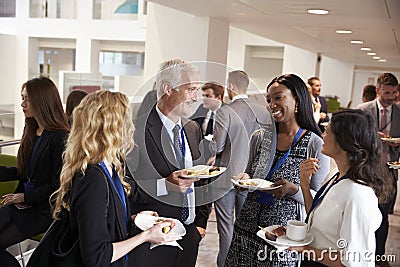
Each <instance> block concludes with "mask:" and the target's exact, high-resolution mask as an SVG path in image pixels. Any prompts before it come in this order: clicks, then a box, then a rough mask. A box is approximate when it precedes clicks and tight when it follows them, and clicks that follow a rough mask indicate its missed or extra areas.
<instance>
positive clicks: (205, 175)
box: [181, 165, 226, 179]
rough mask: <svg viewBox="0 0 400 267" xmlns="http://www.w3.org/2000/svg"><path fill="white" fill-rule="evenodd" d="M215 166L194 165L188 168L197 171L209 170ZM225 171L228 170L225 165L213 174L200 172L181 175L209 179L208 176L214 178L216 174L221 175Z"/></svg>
mask: <svg viewBox="0 0 400 267" xmlns="http://www.w3.org/2000/svg"><path fill="white" fill-rule="evenodd" d="M211 167H214V166H208V165H196V166H193V167H191V168H187V170H193V171H197V172H208V170H209V169H210V168H211ZM224 171H226V168H225V167H219V171H216V172H215V173H213V174H199V175H181V177H183V178H197V179H207V178H212V177H215V176H218V175H220V174H221V173H223V172H224Z"/></svg>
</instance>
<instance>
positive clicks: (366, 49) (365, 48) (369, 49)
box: [360, 47, 372, 51]
mask: <svg viewBox="0 0 400 267" xmlns="http://www.w3.org/2000/svg"><path fill="white" fill-rule="evenodd" d="M360 50H362V51H371V50H372V49H371V48H370V47H361V48H360Z"/></svg>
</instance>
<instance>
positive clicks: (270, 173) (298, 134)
mask: <svg viewBox="0 0 400 267" xmlns="http://www.w3.org/2000/svg"><path fill="white" fill-rule="evenodd" d="M302 132H303V129H302V128H299V130H298V131H297V133H296V135H295V136H294V138H293V141H292V144H291V145H290V148H289V150H288V151H286V153H285V155H283V157H282V158H281V159H280V160H279V161H278V162H277V163H276V164H275V165H274V167H273V168H272V169H270V170H269V172H268V174H267V177H266V179H267V180H270V179H271V177H272V175H273V174H274V172H275V171H276V170H277V169H279V168H280V167H281V166H282V164H283V163H284V162H285V160H286V159H287V158H288V157H289V155H290V151H291V149H292V148H293V147H294V145H295V144H296V142H297V140H299V138H300V135H301V133H302Z"/></svg>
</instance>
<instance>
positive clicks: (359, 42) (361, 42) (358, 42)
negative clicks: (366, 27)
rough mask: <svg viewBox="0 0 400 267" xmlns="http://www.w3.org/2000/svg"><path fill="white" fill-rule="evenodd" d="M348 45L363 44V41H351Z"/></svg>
mask: <svg viewBox="0 0 400 267" xmlns="http://www.w3.org/2000/svg"><path fill="white" fill-rule="evenodd" d="M350 43H352V44H363V43H364V41H361V40H351V41H350Z"/></svg>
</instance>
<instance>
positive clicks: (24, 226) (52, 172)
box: [0, 77, 69, 266]
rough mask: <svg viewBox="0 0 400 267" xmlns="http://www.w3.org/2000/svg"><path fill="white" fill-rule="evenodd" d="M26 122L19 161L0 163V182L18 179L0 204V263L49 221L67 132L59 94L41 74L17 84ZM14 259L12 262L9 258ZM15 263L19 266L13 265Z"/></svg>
mask: <svg viewBox="0 0 400 267" xmlns="http://www.w3.org/2000/svg"><path fill="white" fill-rule="evenodd" d="M21 96H22V103H21V107H22V111H23V112H24V115H25V127H24V132H23V135H22V139H21V144H20V147H19V150H18V164H17V165H18V166H17V167H16V168H15V167H4V166H0V181H7V180H19V185H18V188H17V189H16V191H15V193H13V194H8V195H5V196H4V197H3V201H2V204H3V206H1V208H0V262H1V263H2V266H3V264H4V266H12V263H7V262H9V259H12V257H11V258H10V256H11V255H10V254H8V253H7V252H6V251H5V249H6V248H7V247H9V246H11V245H13V244H16V243H18V242H20V241H23V240H25V239H26V238H28V237H30V236H33V235H36V234H40V233H43V232H45V231H46V229H47V228H48V227H49V225H50V223H51V222H52V218H51V211H50V204H49V197H50V195H51V194H52V193H53V192H54V191H55V190H56V189H57V188H58V186H59V182H60V181H59V178H60V171H61V166H62V153H63V150H64V144H65V140H66V136H67V134H68V131H69V126H68V121H67V117H66V116H65V113H64V110H63V107H62V104H61V99H60V95H59V93H58V90H57V87H56V86H55V84H54V83H53V82H52V81H51V80H50V79H48V78H46V77H40V78H34V79H32V80H29V81H27V82H26V83H24V84H23V85H22V90H21ZM14 263H15V262H14ZM16 266H19V265H16Z"/></svg>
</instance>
